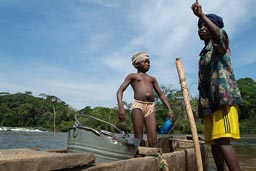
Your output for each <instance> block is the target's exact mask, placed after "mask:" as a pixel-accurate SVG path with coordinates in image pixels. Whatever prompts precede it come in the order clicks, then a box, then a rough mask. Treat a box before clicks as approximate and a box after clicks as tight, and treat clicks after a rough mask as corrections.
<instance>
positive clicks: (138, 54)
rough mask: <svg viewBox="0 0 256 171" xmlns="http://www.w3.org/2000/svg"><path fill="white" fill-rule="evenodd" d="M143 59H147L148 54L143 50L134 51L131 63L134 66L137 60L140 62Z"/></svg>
mask: <svg viewBox="0 0 256 171" xmlns="http://www.w3.org/2000/svg"><path fill="white" fill-rule="evenodd" d="M145 59H149V56H148V54H147V53H145V52H136V53H134V55H133V56H132V65H133V66H136V65H137V64H138V63H139V62H141V61H143V60H145Z"/></svg>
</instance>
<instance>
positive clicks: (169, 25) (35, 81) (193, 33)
mask: <svg viewBox="0 0 256 171" xmlns="http://www.w3.org/2000/svg"><path fill="white" fill-rule="evenodd" d="M192 3H193V1H188V0H179V1H173V0H126V1H124V0H72V1H70V0H54V1H53V0H22V1H20V0H11V1H10V0H1V1H0V92H9V93H18V92H21V93H24V92H25V91H31V92H32V93H33V95H34V96H36V97H39V95H40V94H41V93H43V94H47V95H54V96H56V97H58V98H59V99H61V100H62V101H64V102H65V103H66V104H68V105H70V106H71V107H73V108H74V109H77V110H79V109H82V108H84V107H85V106H91V107H97V106H102V107H110V108H112V107H116V106H117V100H116V92H117V90H118V88H119V86H120V85H121V83H122V82H123V81H124V79H125V77H126V76H127V75H128V74H129V73H131V72H136V69H135V68H134V67H133V66H132V64H131V56H132V55H133V54H134V53H135V52H137V51H145V52H147V53H148V54H149V56H150V62H151V68H150V70H149V71H148V74H149V75H152V76H154V77H156V79H157V80H158V83H159V85H160V86H166V87H169V88H171V89H177V90H179V89H180V84H179V77H178V74H177V69H176V65H175V62H176V58H178V57H179V58H180V59H181V62H182V66H183V70H184V73H185V77H186V84H187V87H188V89H189V93H190V95H191V96H196V95H197V94H198V92H197V80H198V59H199V56H198V55H199V52H200V51H201V49H202V47H203V46H204V44H203V42H202V41H201V40H200V39H199V38H198V34H197V20H198V19H197V17H196V16H194V14H193V12H192V10H191V5H192ZM199 3H200V4H201V5H202V9H203V12H204V13H215V14H218V15H220V16H221V17H222V18H223V20H224V24H225V27H224V29H225V30H226V32H227V33H228V35H229V39H230V46H231V53H232V63H233V69H234V72H235V76H236V79H240V78H245V77H250V78H252V79H254V80H256V74H255V72H256V48H255V44H256V33H255V28H256V12H255V11H256V1H255V0H243V1H241V0H232V1H224V0H215V1H210V0H199ZM123 100H124V101H126V102H128V103H130V102H131V101H132V100H133V91H132V88H131V87H130V86H129V87H128V88H127V89H126V91H125V92H124V95H123Z"/></svg>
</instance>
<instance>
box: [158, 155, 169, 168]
mask: <svg viewBox="0 0 256 171" xmlns="http://www.w3.org/2000/svg"><path fill="white" fill-rule="evenodd" d="M156 158H157V161H158V163H159V164H158V169H159V171H169V168H168V163H167V161H166V160H165V159H163V157H162V155H161V154H160V153H157V155H156Z"/></svg>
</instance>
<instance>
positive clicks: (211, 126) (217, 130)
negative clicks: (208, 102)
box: [203, 105, 240, 144]
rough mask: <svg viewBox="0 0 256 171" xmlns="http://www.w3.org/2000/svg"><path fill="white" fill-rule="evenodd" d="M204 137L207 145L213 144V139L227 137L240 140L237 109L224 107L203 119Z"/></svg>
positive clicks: (235, 107)
mask: <svg viewBox="0 0 256 171" xmlns="http://www.w3.org/2000/svg"><path fill="white" fill-rule="evenodd" d="M203 122H204V136H205V142H206V143H207V144H214V139H218V138H224V137H229V138H230V139H231V140H234V139H240V130H239V122H238V107H237V106H229V105H224V106H221V107H220V109H219V110H217V111H216V112H214V113H213V114H212V115H206V116H205V117H204V118H203Z"/></svg>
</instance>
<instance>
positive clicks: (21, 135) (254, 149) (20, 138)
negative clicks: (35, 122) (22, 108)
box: [0, 131, 256, 171]
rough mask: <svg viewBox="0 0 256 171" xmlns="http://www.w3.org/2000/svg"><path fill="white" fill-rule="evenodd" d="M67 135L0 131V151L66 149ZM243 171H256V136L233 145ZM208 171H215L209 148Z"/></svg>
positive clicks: (243, 137)
mask: <svg viewBox="0 0 256 171" xmlns="http://www.w3.org/2000/svg"><path fill="white" fill-rule="evenodd" d="M66 146H67V133H62V132H57V133H53V132H15V131H0V149H14V148H32V149H38V150H41V151H43V150H56V149H66ZM233 146H234V148H235V150H236V152H237V155H238V158H239V162H240V165H241V170H242V171H255V170H256V135H250V136H242V138H241V140H239V141H236V142H234V143H233ZM208 156H209V168H208V171H215V170H216V168H215V164H214V161H213V158H212V154H211V152H210V148H209V153H208Z"/></svg>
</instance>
